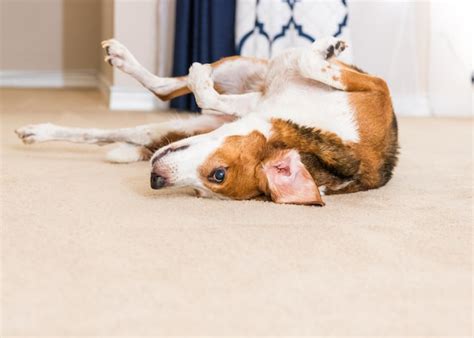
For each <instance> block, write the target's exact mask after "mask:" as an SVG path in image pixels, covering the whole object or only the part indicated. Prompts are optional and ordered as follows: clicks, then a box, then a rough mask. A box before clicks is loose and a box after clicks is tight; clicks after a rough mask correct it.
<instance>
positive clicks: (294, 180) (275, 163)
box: [263, 150, 324, 206]
mask: <svg viewBox="0 0 474 338" xmlns="http://www.w3.org/2000/svg"><path fill="white" fill-rule="evenodd" d="M263 171H264V173H265V175H266V177H267V181H268V187H269V189H270V193H271V197H272V200H273V201H274V202H276V203H292V204H314V205H321V206H322V205H324V202H323V200H322V199H321V195H320V193H319V189H318V187H317V186H316V183H315V182H314V180H313V178H312V177H311V174H310V173H309V172H308V170H307V169H306V168H305V166H304V164H303V163H301V158H300V155H299V154H298V152H297V151H296V150H283V151H281V152H279V153H278V154H277V155H276V156H274V157H272V158H271V159H270V160H269V161H267V162H266V163H265V164H264V165H263Z"/></svg>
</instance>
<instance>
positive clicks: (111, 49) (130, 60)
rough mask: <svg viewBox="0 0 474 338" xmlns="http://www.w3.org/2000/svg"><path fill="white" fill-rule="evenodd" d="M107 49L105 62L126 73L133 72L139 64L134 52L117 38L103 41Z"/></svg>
mask: <svg viewBox="0 0 474 338" xmlns="http://www.w3.org/2000/svg"><path fill="white" fill-rule="evenodd" d="M102 48H103V49H104V50H105V54H106V57H105V59H104V61H105V62H108V63H109V64H110V65H111V66H113V67H116V68H118V69H120V70H121V71H123V72H125V73H129V74H130V73H132V72H133V71H135V70H136V69H137V67H138V66H139V63H138V61H137V60H136V59H135V57H134V56H133V54H132V53H131V52H130V51H129V50H128V48H127V47H125V46H124V45H123V44H122V43H120V42H119V41H117V40H115V39H110V40H105V41H102Z"/></svg>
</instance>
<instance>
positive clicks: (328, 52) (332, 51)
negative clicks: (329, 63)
mask: <svg viewBox="0 0 474 338" xmlns="http://www.w3.org/2000/svg"><path fill="white" fill-rule="evenodd" d="M346 48H347V43H346V42H345V41H343V40H340V39H337V38H334V37H329V38H322V39H318V40H316V41H315V42H314V43H313V44H312V45H311V49H312V50H313V51H314V52H316V53H318V54H319V55H320V56H321V57H322V58H323V59H324V60H327V59H330V58H332V57H335V56H338V55H339V54H341V53H342V52H343V51H344V49H346Z"/></svg>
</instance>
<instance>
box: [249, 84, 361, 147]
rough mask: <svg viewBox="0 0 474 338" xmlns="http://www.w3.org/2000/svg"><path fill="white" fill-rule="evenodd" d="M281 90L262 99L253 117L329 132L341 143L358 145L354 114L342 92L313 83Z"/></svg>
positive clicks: (290, 85)
mask: <svg viewBox="0 0 474 338" xmlns="http://www.w3.org/2000/svg"><path fill="white" fill-rule="evenodd" d="M282 87H283V86H280V90H278V91H276V90H275V91H271V92H269V93H267V95H265V97H264V98H263V99H262V101H261V102H260V104H259V105H258V106H257V109H256V110H257V113H259V114H263V115H264V116H265V117H266V118H281V119H284V120H291V121H293V122H295V123H297V124H299V125H302V126H306V127H313V128H320V129H322V130H326V131H330V132H333V133H335V134H337V135H339V137H340V138H341V139H343V140H344V141H351V142H358V141H359V133H358V126H357V121H356V119H355V112H354V110H353V108H352V107H351V106H350V104H349V98H348V94H347V93H346V92H344V91H339V90H333V89H331V88H329V87H326V86H324V85H320V86H319V85H315V84H314V83H313V84H311V85H306V84H289V85H288V84H286V86H285V87H284V89H283V88H282Z"/></svg>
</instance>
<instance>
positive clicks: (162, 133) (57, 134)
mask: <svg viewBox="0 0 474 338" xmlns="http://www.w3.org/2000/svg"><path fill="white" fill-rule="evenodd" d="M230 121H232V118H230V117H228V116H215V115H200V116H197V117H193V118H187V119H175V120H170V121H167V122H162V123H154V124H147V125H141V126H137V127H132V128H118V129H98V128H71V127H64V126H58V125H55V124H51V123H43V124H33V125H28V126H24V127H21V128H18V129H17V130H15V133H16V134H17V135H18V137H19V138H20V139H21V140H22V141H23V143H25V144H32V143H39V142H50V141H67V142H74V143H86V144H98V145H104V144H110V143H116V142H118V143H125V144H128V145H130V146H134V147H136V148H135V149H134V148H133V147H130V146H128V147H122V148H120V149H117V150H115V152H113V151H112V152H111V153H110V154H109V155H108V158H109V159H110V160H111V161H113V162H130V161H133V160H135V161H138V160H146V159H148V158H149V157H150V156H151V155H152V153H153V152H154V151H155V150H157V149H158V148H161V147H163V146H165V145H168V144H169V143H171V142H174V141H177V140H180V139H183V138H186V137H189V136H193V135H198V134H203V133H207V132H210V131H212V130H214V129H216V128H218V127H220V126H221V125H223V124H224V123H226V122H230Z"/></svg>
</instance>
